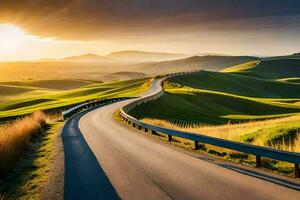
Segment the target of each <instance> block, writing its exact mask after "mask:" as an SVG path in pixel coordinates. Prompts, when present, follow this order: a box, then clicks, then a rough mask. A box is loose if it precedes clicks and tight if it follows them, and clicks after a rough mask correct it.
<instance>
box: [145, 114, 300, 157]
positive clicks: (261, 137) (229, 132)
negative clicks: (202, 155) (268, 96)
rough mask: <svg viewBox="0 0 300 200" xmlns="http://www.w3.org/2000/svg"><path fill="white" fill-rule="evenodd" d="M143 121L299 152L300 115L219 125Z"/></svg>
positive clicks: (153, 120) (155, 120)
mask: <svg viewBox="0 0 300 200" xmlns="http://www.w3.org/2000/svg"><path fill="white" fill-rule="evenodd" d="M143 121H144V122H146V123H150V124H154V125H158V126H163V127H167V128H173V129H178V130H183V131H187V132H193V133H199V134H204V135H208V136H211V137H216V138H222V139H226V140H233V141H238V142H245V143H250V144H255V145H259V146H266V147H271V148H276V149H280V150H285V151H293V152H300V115H295V116H290V117H283V118H278V119H269V120H262V121H251V122H246V123H240V124H230V123H228V124H224V125H218V126H213V125H199V124H188V123H181V124H178V123H177V124H174V123H172V122H168V121H165V120H158V119H149V118H144V119H143Z"/></svg>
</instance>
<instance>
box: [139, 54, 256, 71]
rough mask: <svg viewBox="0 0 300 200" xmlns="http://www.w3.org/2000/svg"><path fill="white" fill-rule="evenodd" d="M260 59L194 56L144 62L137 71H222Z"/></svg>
mask: <svg viewBox="0 0 300 200" xmlns="http://www.w3.org/2000/svg"><path fill="white" fill-rule="evenodd" d="M255 60H258V58H256V57H248V56H194V57H189V58H185V59H180V60H173V61H163V62H153V63H142V64H138V65H136V66H135V69H136V70H137V71H140V70H141V69H142V70H143V72H146V73H148V74H157V73H163V74H165V73H171V72H181V71H191V70H199V69H206V70H210V71H220V70H222V69H224V68H226V67H230V66H232V65H238V64H241V63H245V62H249V61H255Z"/></svg>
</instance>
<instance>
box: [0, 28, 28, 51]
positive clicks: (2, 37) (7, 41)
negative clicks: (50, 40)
mask: <svg viewBox="0 0 300 200" xmlns="http://www.w3.org/2000/svg"><path fill="white" fill-rule="evenodd" d="M26 39H27V36H26V33H25V32H24V31H23V30H22V29H21V28H19V27H17V26H15V25H12V24H0V46H1V48H0V53H9V52H11V51H12V50H15V49H16V48H18V47H20V46H21V45H22V44H23V43H24V42H25V40H26Z"/></svg>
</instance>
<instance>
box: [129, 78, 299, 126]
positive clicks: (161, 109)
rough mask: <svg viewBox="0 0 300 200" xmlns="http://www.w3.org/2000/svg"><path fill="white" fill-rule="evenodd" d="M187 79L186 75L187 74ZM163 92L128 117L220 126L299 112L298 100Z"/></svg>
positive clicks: (179, 89)
mask: <svg viewBox="0 0 300 200" xmlns="http://www.w3.org/2000/svg"><path fill="white" fill-rule="evenodd" d="M188 76H190V75H188ZM164 88H165V90H166V93H165V94H164V95H163V96H162V97H161V98H159V99H158V100H156V101H152V102H148V103H146V104H142V105H141V106H138V107H136V108H135V109H134V110H132V111H131V114H133V115H134V116H136V117H138V118H140V119H141V118H154V119H161V120H167V121H171V122H173V123H179V124H181V123H185V124H194V123H196V124H224V123H228V122H229V121H230V122H243V121H248V120H254V119H266V118H273V117H279V116H285V115H291V114H294V113H298V112H300V106H298V105H297V104H295V102H298V101H299V102H300V99H293V102H290V101H288V100H290V99H281V98H280V99H278V98H272V99H269V98H254V97H245V96H240V95H235V94H230V93H225V92H218V91H213V90H206V89H195V88H191V87H187V86H181V85H179V84H178V83H173V82H172V83H165V84H164Z"/></svg>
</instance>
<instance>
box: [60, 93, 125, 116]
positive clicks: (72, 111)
mask: <svg viewBox="0 0 300 200" xmlns="http://www.w3.org/2000/svg"><path fill="white" fill-rule="evenodd" d="M126 99H129V98H128V97H120V98H111V99H101V100H95V101H90V102H86V103H82V104H79V105H77V106H74V107H72V108H70V109H69V110H66V111H64V112H62V120H66V119H68V118H70V117H72V116H73V115H75V114H77V113H79V112H81V111H84V110H86V109H88V108H92V107H95V106H104V105H107V104H110V103H114V102H117V101H122V100H126Z"/></svg>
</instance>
